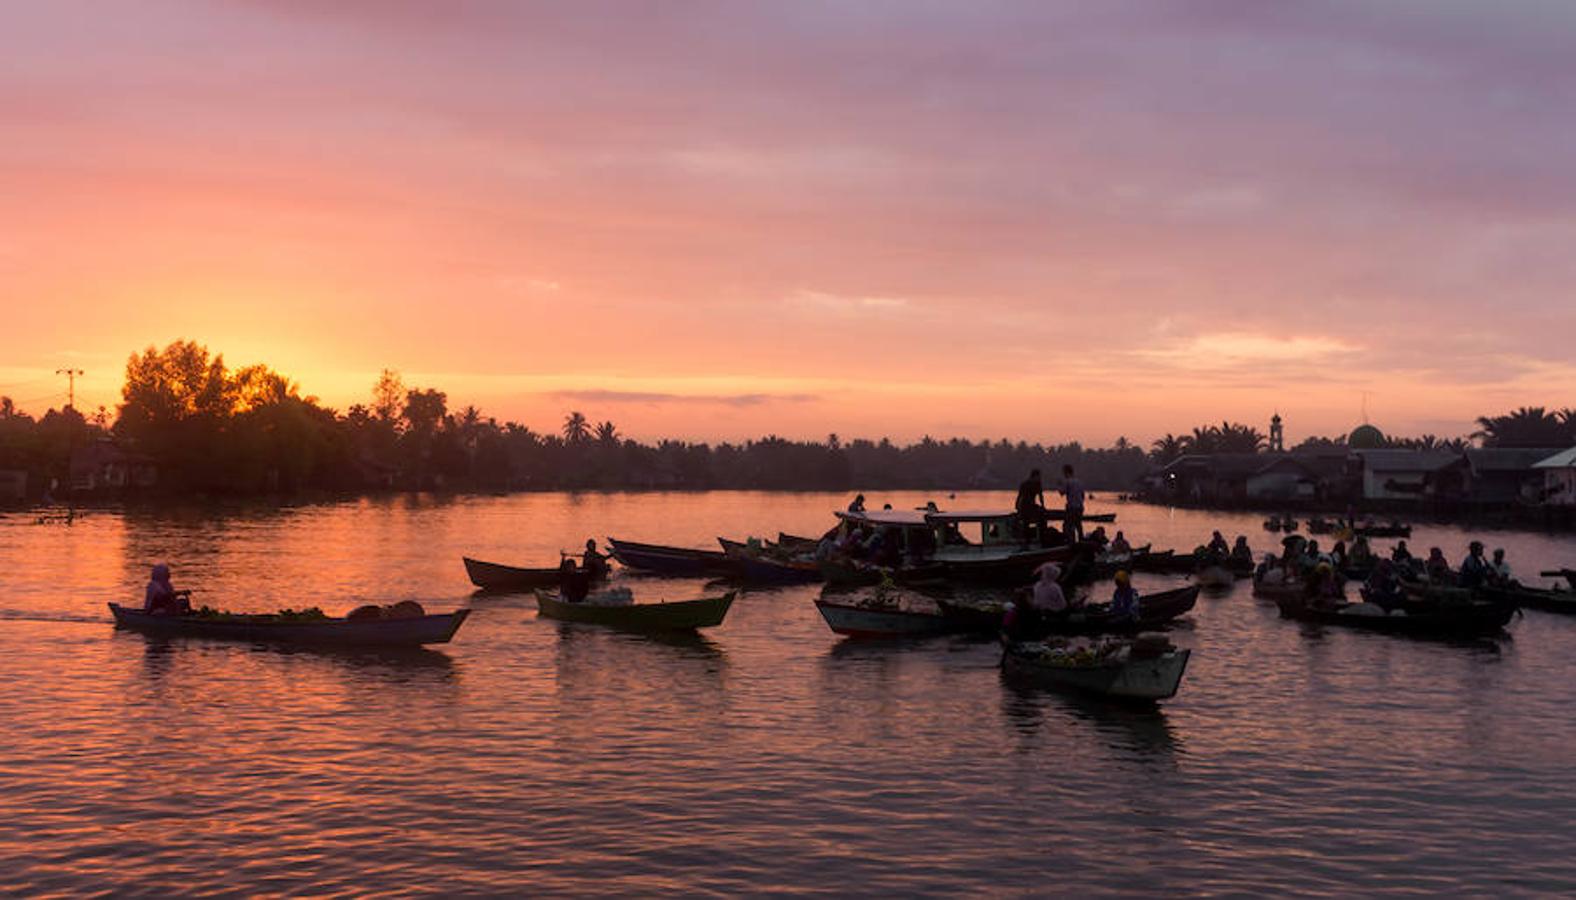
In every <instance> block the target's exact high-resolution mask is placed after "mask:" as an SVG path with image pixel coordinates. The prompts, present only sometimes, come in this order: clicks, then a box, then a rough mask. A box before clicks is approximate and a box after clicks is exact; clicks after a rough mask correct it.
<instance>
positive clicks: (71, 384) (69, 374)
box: [55, 367, 87, 409]
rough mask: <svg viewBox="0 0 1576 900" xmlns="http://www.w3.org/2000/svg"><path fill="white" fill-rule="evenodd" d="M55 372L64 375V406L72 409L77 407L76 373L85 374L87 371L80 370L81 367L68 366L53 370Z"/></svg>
mask: <svg viewBox="0 0 1576 900" xmlns="http://www.w3.org/2000/svg"><path fill="white" fill-rule="evenodd" d="M55 374H56V375H64V376H66V406H68V407H70V408H72V409H76V408H77V376H78V375H86V374H87V373H86V372H84V371H82V370H81V369H73V368H69V367H68V368H64V369H56V370H55Z"/></svg>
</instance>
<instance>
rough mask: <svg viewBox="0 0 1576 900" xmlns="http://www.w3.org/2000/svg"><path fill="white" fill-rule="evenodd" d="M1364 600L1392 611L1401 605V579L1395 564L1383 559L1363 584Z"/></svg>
mask: <svg viewBox="0 0 1576 900" xmlns="http://www.w3.org/2000/svg"><path fill="white" fill-rule="evenodd" d="M1362 594H1363V599H1364V600H1367V601H1368V602H1369V603H1374V604H1377V605H1379V606H1382V607H1384V608H1385V609H1386V610H1389V609H1392V608H1394V607H1395V606H1398V605H1399V604H1400V603H1401V600H1402V595H1401V579H1400V578H1398V577H1396V568H1395V563H1393V562H1391V561H1390V560H1388V559H1382V560H1380V561H1379V564H1378V565H1376V566H1374V570H1373V572H1372V573H1371V574H1369V576H1368V580H1367V581H1366V582H1364V583H1363V591H1362Z"/></svg>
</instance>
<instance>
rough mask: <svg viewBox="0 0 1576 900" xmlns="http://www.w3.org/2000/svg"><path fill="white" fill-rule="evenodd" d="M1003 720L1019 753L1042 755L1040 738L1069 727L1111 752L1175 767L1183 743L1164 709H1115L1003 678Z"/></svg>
mask: <svg viewBox="0 0 1576 900" xmlns="http://www.w3.org/2000/svg"><path fill="white" fill-rule="evenodd" d="M1001 687H1002V692H1001V709H1002V720H1003V723H1004V724H1005V725H1006V726H1007V727H1008V729H1009V730H1010V731H1011V732H1012V733H1013V734H1014V735H1016V736H1017V737H1018V739H1019V742H1018V750H1019V752H1020V753H1022V752H1030V751H1035V750H1038V749H1039V745H1038V738H1040V737H1041V736H1042V735H1041V732H1042V731H1045V730H1051V731H1054V732H1056V733H1057V734H1056V737H1057V739H1058V740H1065V739H1066V737H1065V735H1063V734H1061V732H1062V730H1063V729H1064V728H1065V727H1066V726H1067V725H1069V724H1071V725H1074V726H1077V727H1080V728H1084V729H1088V730H1090V731H1092V732H1093V733H1094V734H1096V735H1098V736H1099V737H1100V738H1101V739H1102V740H1103V741H1104V742H1105V743H1106V744H1107V745H1108V746H1109V748H1110V749H1112V750H1115V751H1117V752H1119V753H1122V754H1126V755H1130V756H1133V757H1136V758H1140V759H1146V760H1151V761H1163V762H1165V763H1166V764H1168V765H1173V766H1174V765H1176V759H1175V757H1176V756H1177V754H1179V753H1180V752H1181V748H1182V743H1181V740H1180V738H1179V737H1178V736H1177V734H1176V731H1175V729H1174V728H1173V727H1172V725H1171V721H1170V719H1169V718H1168V717H1167V715H1166V712H1165V710H1164V709H1163V708H1161V707H1158V706H1135V705H1133V704H1124V703H1114V702H1111V701H1108V700H1104V699H1102V698H1099V697H1093V696H1089V695H1085V694H1077V693H1071V692H1066V691H1057V690H1054V689H1050V688H1045V687H1040V686H1036V685H1034V684H1032V683H1028V682H1023V681H1021V680H1019V679H1014V678H1008V677H1006V675H1005V673H1003V675H1002V677H1001Z"/></svg>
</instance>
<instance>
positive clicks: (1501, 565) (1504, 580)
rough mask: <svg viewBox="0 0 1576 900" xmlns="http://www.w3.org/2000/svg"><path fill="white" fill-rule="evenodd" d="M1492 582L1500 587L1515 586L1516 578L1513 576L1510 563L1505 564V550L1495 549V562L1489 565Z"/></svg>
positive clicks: (1501, 548)
mask: <svg viewBox="0 0 1576 900" xmlns="http://www.w3.org/2000/svg"><path fill="white" fill-rule="evenodd" d="M1489 570H1490V580H1491V581H1493V582H1494V583H1495V584H1498V585H1508V584H1514V583H1515V581H1516V578H1515V576H1514V575H1512V574H1511V571H1510V563H1508V562H1505V548H1504V547H1495V548H1494V561H1493V562H1491V563H1489Z"/></svg>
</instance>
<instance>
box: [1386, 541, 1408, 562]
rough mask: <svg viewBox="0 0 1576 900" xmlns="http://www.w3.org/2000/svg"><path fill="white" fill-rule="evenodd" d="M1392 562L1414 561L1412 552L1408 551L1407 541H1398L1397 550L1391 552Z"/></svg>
mask: <svg viewBox="0 0 1576 900" xmlns="http://www.w3.org/2000/svg"><path fill="white" fill-rule="evenodd" d="M1390 560H1391V561H1392V562H1397V563H1409V562H1411V561H1412V551H1410V550H1408V549H1406V541H1396V543H1395V549H1394V550H1391V551H1390Z"/></svg>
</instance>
